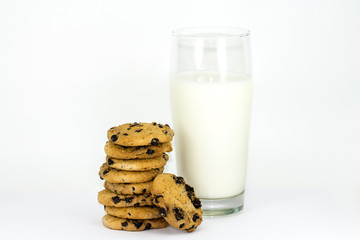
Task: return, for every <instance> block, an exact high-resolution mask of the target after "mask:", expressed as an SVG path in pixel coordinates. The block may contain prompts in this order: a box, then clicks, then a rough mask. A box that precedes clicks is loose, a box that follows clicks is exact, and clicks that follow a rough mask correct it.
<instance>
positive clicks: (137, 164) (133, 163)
mask: <svg viewBox="0 0 360 240" xmlns="http://www.w3.org/2000/svg"><path fill="white" fill-rule="evenodd" d="M168 160H169V156H168V155H167V154H166V153H163V155H162V156H158V157H154V158H145V159H125V160H124V159H117V158H110V157H108V156H107V157H106V162H107V164H108V165H109V166H110V167H112V168H116V169H119V170H125V171H148V170H151V169H155V168H161V167H163V166H165V165H166V163H167V161H168Z"/></svg>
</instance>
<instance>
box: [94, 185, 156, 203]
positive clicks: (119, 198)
mask: <svg viewBox="0 0 360 240" xmlns="http://www.w3.org/2000/svg"><path fill="white" fill-rule="evenodd" d="M98 201H99V203H100V204H102V205H104V206H108V207H132V206H134V207H140V206H151V205H153V203H152V196H151V194H141V195H121V194H116V193H113V192H110V191H109V190H106V189H104V190H102V191H100V192H99V193H98Z"/></svg>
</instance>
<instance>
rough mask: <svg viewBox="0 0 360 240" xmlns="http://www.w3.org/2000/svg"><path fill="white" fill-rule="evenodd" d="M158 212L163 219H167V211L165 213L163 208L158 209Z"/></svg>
mask: <svg viewBox="0 0 360 240" xmlns="http://www.w3.org/2000/svg"><path fill="white" fill-rule="evenodd" d="M158 210H159V213H160V215H161V216H163V217H166V216H167V215H166V211H165V208H162V207H158Z"/></svg>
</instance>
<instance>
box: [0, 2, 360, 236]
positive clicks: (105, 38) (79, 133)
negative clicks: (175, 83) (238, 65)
mask: <svg viewBox="0 0 360 240" xmlns="http://www.w3.org/2000/svg"><path fill="white" fill-rule="evenodd" d="M359 12H360V1H358V0H331V1H326V0H304V1H287V0H275V1H267V0H251V1H250V0H241V1H236V0H221V1H217V0H195V1H194V0H183V1H165V0H153V1H118V0H109V1H103V0H63V1H47V0H33V1H26V0H14V1H0V170H1V174H0V208H1V212H0V219H1V224H0V234H1V235H0V236H1V237H0V238H1V239H6V238H7V239H10V238H11V237H12V238H14V239H19V238H20V237H24V238H26V237H27V236H29V238H30V236H31V237H32V238H35V237H36V239H46V237H49V236H52V237H54V236H58V238H61V237H64V236H70V237H75V236H77V237H78V238H80V237H82V236H88V237H89V238H90V237H95V236H98V237H99V238H100V237H101V239H104V238H105V236H106V237H109V238H110V237H112V238H117V239H118V238H119V236H120V235H121V236H126V237H127V238H131V237H133V238H135V237H138V236H150V235H151V236H157V235H158V234H157V233H139V234H132V233H118V232H113V231H108V230H107V229H104V228H103V227H102V226H101V224H99V221H100V220H99V217H101V215H102V210H101V209H100V208H101V207H100V206H98V205H97V203H96V197H95V196H94V195H91V196H90V197H89V198H86V197H85V196H83V195H82V193H86V192H95V191H97V190H99V189H100V188H101V184H100V181H99V179H98V176H97V172H98V169H99V166H100V165H101V163H102V162H103V161H104V158H105V156H104V152H103V146H104V144H105V141H106V130H107V129H108V128H109V127H111V126H113V125H116V124H119V123H122V122H128V121H161V122H164V123H171V117H170V103H169V85H168V80H169V79H168V76H169V68H168V67H169V59H170V31H171V30H172V29H175V28H180V27H188V26H208V25H216V26H240V27H246V28H249V29H250V30H251V43H252V57H253V64H252V66H253V88H254V99H253V100H254V101H253V113H252V122H251V132H250V149H249V162H248V174H247V176H248V178H247V195H246V197H247V199H246V209H245V212H244V214H240V215H237V216H233V217H229V218H223V219H214V220H213V219H210V220H209V221H206V222H205V223H204V225H203V226H202V228H200V229H199V231H197V232H195V233H194V235H183V234H181V233H177V232H173V231H171V230H170V229H167V230H166V231H165V234H164V232H161V233H160V234H161V235H162V236H164V238H165V237H166V238H168V237H169V236H170V235H175V236H176V237H178V238H180V237H182V236H188V237H189V238H190V237H191V236H196V235H202V236H207V237H208V238H210V237H211V236H217V237H218V238H220V237H223V236H224V235H226V234H228V233H229V232H231V231H234V232H236V233H237V236H241V234H242V233H243V232H244V234H247V236H255V237H259V238H261V239H268V238H269V237H268V236H271V237H272V238H273V239H275V238H276V236H281V237H282V238H283V239H285V238H287V239H289V238H290V237H289V236H292V237H294V238H296V237H297V236H299V237H297V238H305V236H308V237H309V238H310V237H312V238H316V237H317V236H326V237H327V238H334V239H335V238H337V239H340V238H341V239H351V237H352V236H354V235H355V234H356V232H355V226H354V225H355V224H357V225H359V224H358V223H359V218H358V216H359V214H358V212H357V211H355V209H357V207H358V206H359V205H360V174H359V172H360V161H359V159H360V151H359V139H360V125H359V122H360V94H359V92H360V81H359V77H360V68H359V62H360V45H359V42H360V31H359V29H360V14H359ZM171 164H173V163H171ZM257 188H258V189H268V190H269V191H271V189H278V188H281V189H297V188H300V189H320V190H321V191H325V192H328V193H329V195H330V196H333V195H334V196H338V197H340V196H342V197H346V199H349V201H350V202H352V203H354V208H350V210H349V211H345V210H344V209H347V207H346V206H344V208H343V206H342V205H340V206H341V208H340V207H339V206H338V205H337V204H336V203H335V202H334V201H335V200H333V198H329V197H328V196H329V195H327V194H325V195H322V194H321V193H319V194H320V195H316V196H317V197H316V198H315V200H314V201H313V200H312V197H311V195H305V196H304V197H301V196H303V195H301V196H298V195H292V193H290V194H286V193H284V194H279V195H274V197H273V198H270V200H268V196H269V195H268V194H267V193H264V194H263V193H262V192H260V193H254V195H253V196H251V190H252V189H257ZM6 192H16V195H14V196H13V195H9V194H7V193H6ZM54 193H61V194H65V196H67V197H62V198H61V197H60V200H58V201H57V202H55V203H54V202H52V203H54V205H51V204H50V205H49V204H48V205H46V204H44V203H43V202H41V201H38V200H37V199H39V197H40V196H42V195H45V196H48V197H49V198H50V199H51V196H52V194H54ZM28 194H29V195H28ZM67 194H69V195H67ZM71 194H74V195H71ZM298 197H299V198H298ZM269 201H270V203H269ZM304 201H305V204H304ZM342 203H343V204H345V205H346V204H347V202H346V201H344V202H342ZM53 206H60V207H59V208H54V207H53ZM22 210H24V211H22ZM7 216H9V217H7ZM14 217H16V218H14ZM44 217H45V218H44ZM10 219H11V221H10ZM15 219H16V221H15ZM19 219H20V220H19ZM21 221H22V222H21ZM19 223H22V224H19ZM229 225H231V226H233V227H232V228H229ZM45 226H46V227H45ZM245 226H246V227H245ZM201 229H202V230H201ZM234 232H233V233H234ZM5 234H6V236H7V237H6V238H3V237H2V236H4V235H5ZM119 234H120V235H119ZM195 234H196V235H195ZM17 237H19V238H17ZM249 238H251V237H249ZM244 239H245V238H244Z"/></svg>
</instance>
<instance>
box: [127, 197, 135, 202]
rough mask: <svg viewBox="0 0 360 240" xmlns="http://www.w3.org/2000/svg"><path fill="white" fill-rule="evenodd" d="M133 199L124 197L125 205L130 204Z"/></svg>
mask: <svg viewBox="0 0 360 240" xmlns="http://www.w3.org/2000/svg"><path fill="white" fill-rule="evenodd" d="M133 199H134V197H126V198H125V202H126V203H131V202H132V200H133Z"/></svg>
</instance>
